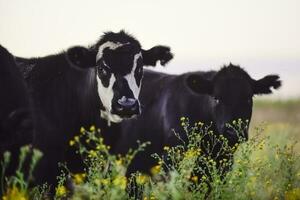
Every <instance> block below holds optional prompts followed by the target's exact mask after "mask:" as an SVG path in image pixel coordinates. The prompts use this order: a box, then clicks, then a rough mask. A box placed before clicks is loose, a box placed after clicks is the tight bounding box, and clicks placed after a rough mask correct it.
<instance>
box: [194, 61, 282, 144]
mask: <svg viewBox="0 0 300 200" xmlns="http://www.w3.org/2000/svg"><path fill="white" fill-rule="evenodd" d="M188 84H189V86H190V87H191V88H192V89H193V90H194V91H195V92H197V93H200V94H208V95H209V96H210V104H211V108H212V118H213V122H214V125H215V127H216V128H217V130H218V132H219V133H220V134H224V135H225V136H228V137H227V138H230V139H231V142H232V143H236V142H237V139H238V138H237V133H236V131H235V129H234V128H233V127H232V126H228V124H232V122H233V121H234V120H238V119H241V120H242V121H243V122H250V120H251V115H252V105H253V96H254V95H255V94H270V93H272V91H271V88H272V87H273V88H274V89H277V88H279V87H280V85H281V82H280V80H279V76H277V75H269V76H266V77H264V78H262V79H260V80H254V79H252V78H251V77H250V76H249V75H248V73H247V72H245V71H244V70H243V69H242V68H240V67H239V66H234V65H232V64H230V65H229V66H227V67H223V68H222V69H221V70H220V71H218V72H217V73H216V75H215V76H214V77H213V79H212V80H207V79H204V78H203V76H201V75H191V76H190V77H189V79H188ZM240 136H241V135H240ZM242 136H243V137H244V138H245V139H248V126H245V127H244V129H243V135H242Z"/></svg>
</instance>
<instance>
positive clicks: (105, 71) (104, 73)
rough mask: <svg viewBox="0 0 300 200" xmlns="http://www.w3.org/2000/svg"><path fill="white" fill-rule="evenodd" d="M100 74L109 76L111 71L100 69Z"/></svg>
mask: <svg viewBox="0 0 300 200" xmlns="http://www.w3.org/2000/svg"><path fill="white" fill-rule="evenodd" d="M98 74H99V75H100V76H103V77H104V76H108V75H109V74H110V72H109V69H107V68H105V67H99V68H98Z"/></svg>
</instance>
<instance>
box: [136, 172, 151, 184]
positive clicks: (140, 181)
mask: <svg viewBox="0 0 300 200" xmlns="http://www.w3.org/2000/svg"><path fill="white" fill-rule="evenodd" d="M135 179H136V183H137V184H139V185H143V184H145V183H146V182H147V181H148V180H149V176H147V175H144V174H140V173H139V174H138V175H137V176H136V177H135Z"/></svg>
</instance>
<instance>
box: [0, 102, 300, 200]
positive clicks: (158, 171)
mask: <svg viewBox="0 0 300 200" xmlns="http://www.w3.org/2000/svg"><path fill="white" fill-rule="evenodd" d="M299 113H300V100H289V101H266V100H256V101H255V102H254V110H253V118H252V123H251V127H250V139H249V141H247V142H244V143H243V144H240V145H239V146H233V147H229V146H226V138H225V139H224V137H215V136H214V135H213V134H212V133H211V132H210V131H209V130H207V129H206V127H205V125H203V124H202V123H198V124H193V125H190V124H189V123H188V120H187V119H183V121H182V122H183V123H182V124H183V126H184V127H185V130H186V132H187V133H188V134H189V143H188V144H186V145H185V146H183V145H179V146H176V147H167V146H166V147H165V148H164V151H165V153H166V154H165V155H164V157H162V156H161V155H155V157H156V158H157V165H156V166H154V167H153V168H152V170H151V171H152V176H151V177H149V176H147V175H145V174H141V173H135V174H132V176H130V177H125V172H126V168H127V166H128V165H129V163H130V161H131V160H132V158H133V157H134V156H135V154H136V153H137V152H138V151H142V150H143V149H144V147H145V146H146V145H147V143H144V144H140V148H139V149H137V150H131V151H129V152H128V154H127V155H124V156H121V155H110V154H109V148H110V147H109V146H106V145H105V144H104V143H103V140H102V139H101V138H99V137H98V136H97V134H98V131H97V130H96V129H95V127H90V128H89V129H88V130H85V129H82V130H81V131H80V134H78V135H77V136H75V137H74V139H73V140H72V141H70V146H71V147H70V148H74V147H75V149H77V151H78V153H80V154H82V155H83V156H84V157H86V159H85V165H86V170H85V171H84V172H83V173H81V174H68V173H67V172H66V173H65V174H62V175H61V176H60V178H59V184H58V186H57V188H56V196H55V198H56V199H75V200H77V199H78V200H79V199H95V200H96V199H143V200H149V199H152V200H154V199H159V200H164V199H166V200H167V199H175V200H177V199H178V200H181V199H205V198H207V199H291V200H293V199H300V157H299V156H300V145H299V144H298V143H297V140H299V139H300V125H299V123H300V116H299V115H300V114H299ZM202 136H207V137H210V138H213V140H212V141H214V142H217V143H218V142H219V143H222V144H224V149H225V150H224V152H225V153H227V154H228V155H231V154H234V161H233V160H231V159H227V157H226V158H223V159H217V158H216V156H215V155H214V154H212V153H209V152H212V151H211V150H212V149H211V148H213V147H212V146H213V145H212V146H210V147H206V148H203V145H201V144H202V142H203V137H202ZM224 152H223V153H224ZM229 157H230V156H229ZM21 159H22V158H21ZM231 166H232V170H230V171H229V172H228V173H227V174H226V176H224V173H220V171H222V169H227V168H228V167H231ZM16 177H23V176H22V175H20V172H17V173H16V176H13V177H10V178H9V179H8V180H16ZM69 177H71V178H72V179H73V182H74V183H75V185H74V187H73V188H69V187H68V186H67V184H66V182H67V180H68V178H69ZM17 180H20V178H18V179H17ZM28 181H30V179H25V178H23V179H21V181H19V182H20V183H19V182H18V184H12V183H13V182H12V181H10V182H9V181H8V182H6V184H7V185H6V189H5V194H4V197H3V199H5V200H10V199H14V200H26V199H44V198H45V196H47V191H49V189H48V186H47V185H44V186H37V187H35V188H33V189H29V188H28V187H27V186H28ZM22 182H24V183H22Z"/></svg>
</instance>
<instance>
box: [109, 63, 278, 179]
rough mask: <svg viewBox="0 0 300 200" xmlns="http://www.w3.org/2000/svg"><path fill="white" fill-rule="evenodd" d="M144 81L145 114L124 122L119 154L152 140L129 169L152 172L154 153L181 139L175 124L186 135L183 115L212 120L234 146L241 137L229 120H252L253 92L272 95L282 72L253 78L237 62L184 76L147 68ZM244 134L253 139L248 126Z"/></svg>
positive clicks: (217, 130)
mask: <svg viewBox="0 0 300 200" xmlns="http://www.w3.org/2000/svg"><path fill="white" fill-rule="evenodd" d="M143 81H144V82H143V86H142V90H141V94H140V99H141V103H142V104H143V105H144V106H145V107H144V110H143V113H142V114H141V115H140V116H139V117H138V118H137V119H132V120H127V121H124V122H122V126H121V130H122V136H120V140H119V142H118V143H117V145H116V150H115V153H126V152H127V151H128V149H129V148H136V141H137V140H140V141H142V142H144V141H150V142H151V145H150V146H149V147H148V148H146V150H145V151H144V152H140V153H138V155H137V156H136V158H135V159H134V160H133V162H132V164H131V166H130V167H129V171H128V173H131V172H135V171H142V172H146V173H148V172H149V169H150V168H151V167H152V166H153V165H155V163H156V162H155V160H154V159H153V158H152V157H151V154H153V153H158V154H162V153H163V147H164V146H174V145H176V144H178V143H179V140H178V139H177V137H175V135H174V133H173V131H172V129H175V131H176V132H178V133H179V134H180V136H181V138H183V139H186V137H185V133H184V131H183V128H182V127H181V125H180V118H181V117H188V118H189V120H190V123H191V124H194V123H195V122H199V121H201V122H203V123H205V124H206V125H209V124H210V123H211V122H212V127H211V129H212V130H213V131H214V134H223V135H224V137H226V138H227V139H228V142H229V145H234V144H235V143H237V142H238V137H237V135H236V133H235V132H234V131H233V130H232V129H230V128H228V127H227V126H226V124H227V123H232V121H233V120H236V119H242V120H244V121H245V120H249V122H250V120H251V115H252V99H253V96H254V95H262V94H270V93H272V91H271V88H274V89H277V88H279V87H280V85H281V82H280V80H279V76H277V75H268V76H266V77H264V78H262V79H259V80H254V79H252V78H251V77H250V76H249V74H248V73H247V72H246V71H244V70H243V69H242V68H240V67H239V66H234V65H232V64H230V65H229V66H226V67H223V68H221V69H220V70H219V71H210V72H192V73H185V74H182V75H168V74H164V73H159V72H153V71H149V70H147V71H145V73H144V80H143ZM153 88H155V90H153ZM244 137H245V139H247V138H248V129H245V133H244ZM181 144H182V143H181Z"/></svg>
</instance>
